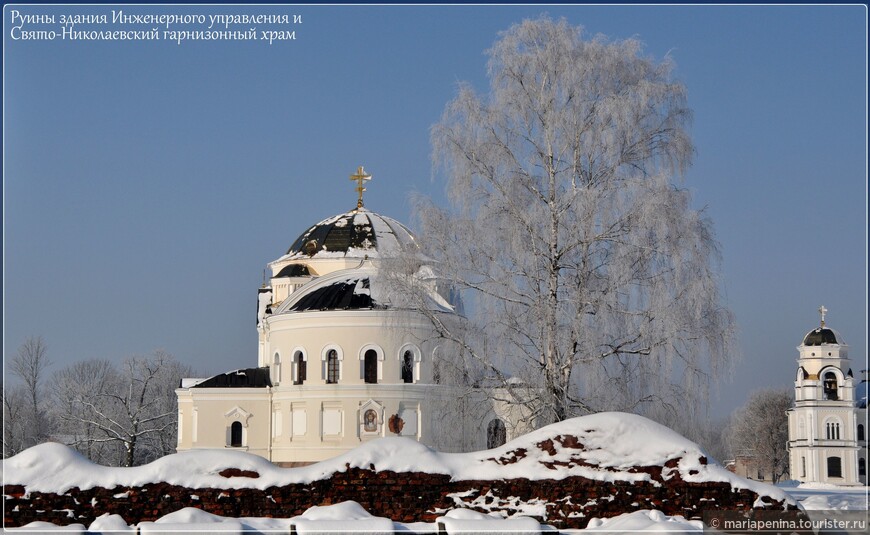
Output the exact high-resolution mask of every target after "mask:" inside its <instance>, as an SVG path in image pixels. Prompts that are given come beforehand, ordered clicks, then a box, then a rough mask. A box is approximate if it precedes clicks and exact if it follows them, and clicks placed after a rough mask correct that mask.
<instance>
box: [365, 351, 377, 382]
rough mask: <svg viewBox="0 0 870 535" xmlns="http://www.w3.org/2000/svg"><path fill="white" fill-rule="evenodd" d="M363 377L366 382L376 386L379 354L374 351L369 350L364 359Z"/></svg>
mask: <svg viewBox="0 0 870 535" xmlns="http://www.w3.org/2000/svg"><path fill="white" fill-rule="evenodd" d="M363 359H364V362H363V376H364V377H365V382H366V383H370V384H375V383H377V382H378V352H377V351H375V350H374V349H369V350H368V351H366V352H365V356H364V357H363Z"/></svg>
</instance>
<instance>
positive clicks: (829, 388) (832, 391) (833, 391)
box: [824, 372, 838, 401]
mask: <svg viewBox="0 0 870 535" xmlns="http://www.w3.org/2000/svg"><path fill="white" fill-rule="evenodd" d="M824 389H825V392H824V393H825V396H824V399H827V400H829V401H837V399H838V397H837V375H836V374H835V373H834V372H828V373H826V374H825V382H824Z"/></svg>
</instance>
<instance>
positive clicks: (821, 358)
mask: <svg viewBox="0 0 870 535" xmlns="http://www.w3.org/2000/svg"><path fill="white" fill-rule="evenodd" d="M819 312H820V313H821V318H822V319H821V324H820V326H819V327H817V328H815V329H813V330H811V331H810V332H808V333H807V334H806V336H804V339H803V341H802V343H801V345H799V346H798V348H797V350H798V354H799V355H798V359H797V363H798V368H797V376H796V378H795V383H794V385H795V405H794V407H793V408H792V409H790V410H789V411H788V435H789V436H788V439H789V442H788V446H789V468H790V473H791V478H792V479H795V480H798V481H800V482H801V483H826V484H835V485H866V484H867V428H866V425H867V405H866V404H867V398H866V386H867V385H866V382H863V383H862V384H861V385H860V388H858V389H856V387H858V386H859V385H858V384H856V379H855V377H854V373H853V371H852V367H851V362H850V360H849V346H848V345H847V344H846V343H845V341H843V338H842V336H841V335H840V334H839V333H838V332H837V331H835V330H834V329H831V328H829V327H827V326H826V325H825V313H826V312H827V309H825V307H821V308H820V309H819ZM864 373H866V371H864ZM856 390H857V391H858V393H857V395H856Z"/></svg>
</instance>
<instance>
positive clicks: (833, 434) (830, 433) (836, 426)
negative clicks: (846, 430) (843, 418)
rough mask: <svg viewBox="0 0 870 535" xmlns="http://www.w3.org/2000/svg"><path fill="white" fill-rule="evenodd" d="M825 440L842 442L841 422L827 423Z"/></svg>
mask: <svg viewBox="0 0 870 535" xmlns="http://www.w3.org/2000/svg"><path fill="white" fill-rule="evenodd" d="M825 438H826V439H828V440H840V422H831V421H829V422H827V423H826V424H825Z"/></svg>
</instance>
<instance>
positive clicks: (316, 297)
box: [275, 262, 455, 314]
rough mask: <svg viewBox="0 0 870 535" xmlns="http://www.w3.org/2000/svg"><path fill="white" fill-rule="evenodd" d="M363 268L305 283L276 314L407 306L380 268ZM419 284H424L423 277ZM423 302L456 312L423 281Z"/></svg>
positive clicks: (409, 304)
mask: <svg viewBox="0 0 870 535" xmlns="http://www.w3.org/2000/svg"><path fill="white" fill-rule="evenodd" d="M365 264H367V265H365V266H364V267H359V268H354V269H346V270H341V271H336V272H333V273H330V274H328V275H324V276H322V277H318V278H317V279H315V280H313V281H311V282H310V283H308V284H306V285H305V286H303V287H302V288H300V289H299V290H298V291H297V292H295V293H294V294H293V295H291V296H290V298H289V299H287V300H286V301H284V303H282V304H281V306H280V307H278V309H277V310H276V311H275V314H284V313H292V312H314V311H318V312H323V311H334V310H383V309H387V308H394V309H395V308H398V309H408V308H412V307H413V306H414V304H413V303H409V302H408V298H407V296H405V295H403V294H402V293H401V291H400V290H399V289H398V288H393V287H391V286H390V285H389V284H386V283H385V281H384V280H383V278H382V277H383V275H381V274H380V272H379V270H378V269H377V268H375V267H374V266H372V265H371V263H368V262H366V263H365ZM420 281H421V283H423V284H426V281H425V280H424V279H422V278H421V279H420ZM425 287H426V295H427V298H426V304H427V306H428V307H429V308H430V310H436V311H441V312H450V313H452V312H455V310H454V308H453V306H452V305H451V304H450V303H448V302H447V300H446V299H445V298H444V297H443V296H441V295H439V294H438V292H437V290H436V289H435V288H434V287H432V286H431V285H429V284H426V286H425Z"/></svg>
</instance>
